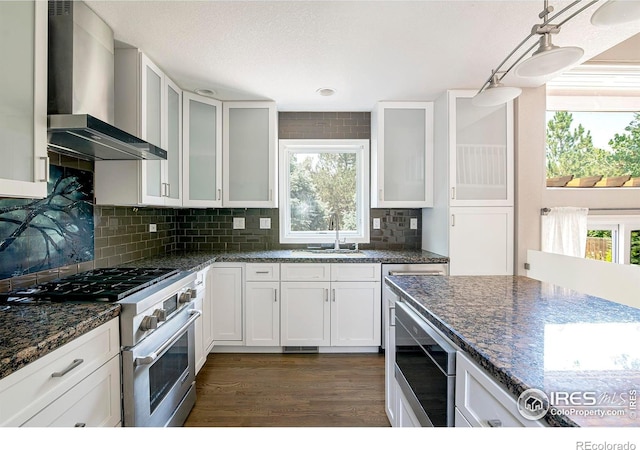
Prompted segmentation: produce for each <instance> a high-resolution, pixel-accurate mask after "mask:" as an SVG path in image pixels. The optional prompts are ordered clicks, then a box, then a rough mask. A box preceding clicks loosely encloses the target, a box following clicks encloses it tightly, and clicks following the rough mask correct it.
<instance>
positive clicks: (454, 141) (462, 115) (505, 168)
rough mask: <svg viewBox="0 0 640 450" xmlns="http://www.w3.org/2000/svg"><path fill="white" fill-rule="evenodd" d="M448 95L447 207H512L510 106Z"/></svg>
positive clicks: (466, 94)
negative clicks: (449, 205) (485, 103)
mask: <svg viewBox="0 0 640 450" xmlns="http://www.w3.org/2000/svg"><path fill="white" fill-rule="evenodd" d="M475 94H476V92H475V91H452V92H450V93H449V144H450V148H449V152H450V156H449V157H450V161H449V170H450V174H449V179H450V196H451V206H513V103H512V102H509V103H506V104H504V105H499V106H493V107H486V106H474V105H472V104H471V99H472V97H473V96H474V95H475Z"/></svg>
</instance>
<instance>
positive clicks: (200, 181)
mask: <svg viewBox="0 0 640 450" xmlns="http://www.w3.org/2000/svg"><path fill="white" fill-rule="evenodd" d="M182 95H183V97H182V101H183V107H182V111H183V117H184V120H183V123H184V129H183V130H184V132H183V148H182V149H183V161H184V198H183V205H184V206H191V207H205V208H211V207H220V206H222V102H220V101H218V100H214V99H212V98H207V97H202V96H199V95H196V94H192V93H189V92H184V93H183V94H182Z"/></svg>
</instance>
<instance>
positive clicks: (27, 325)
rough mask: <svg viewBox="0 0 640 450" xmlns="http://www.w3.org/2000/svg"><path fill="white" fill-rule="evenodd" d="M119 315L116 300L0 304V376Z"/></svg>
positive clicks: (4, 375)
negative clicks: (106, 301) (102, 301)
mask: <svg viewBox="0 0 640 450" xmlns="http://www.w3.org/2000/svg"><path fill="white" fill-rule="evenodd" d="M119 314H120V305H119V304H117V303H38V304H35V303H34V304H27V305H2V304H0V379H1V378H4V377H6V376H7V375H9V374H11V373H13V372H15V371H16V370H18V369H20V368H22V367H24V366H26V365H27V364H29V363H30V362H33V361H35V360H36V359H38V358H40V357H42V356H44V355H46V354H47V353H51V352H52V351H54V350H55V349H57V348H58V347H61V346H63V345H64V344H66V343H68V342H70V341H72V340H74V339H75V338H77V337H79V336H81V335H83V334H84V333H87V332H89V331H91V330H93V329H94V328H97V327H99V326H100V325H102V324H104V323H107V322H108V321H109V320H111V319H113V318H115V317H118V315H119Z"/></svg>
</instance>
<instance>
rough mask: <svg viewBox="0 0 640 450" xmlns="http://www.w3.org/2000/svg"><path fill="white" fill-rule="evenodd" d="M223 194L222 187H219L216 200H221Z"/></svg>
mask: <svg viewBox="0 0 640 450" xmlns="http://www.w3.org/2000/svg"><path fill="white" fill-rule="evenodd" d="M221 195H222V189H218V195H217V196H216V200H220V196H221Z"/></svg>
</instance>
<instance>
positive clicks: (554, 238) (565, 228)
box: [541, 206, 589, 258]
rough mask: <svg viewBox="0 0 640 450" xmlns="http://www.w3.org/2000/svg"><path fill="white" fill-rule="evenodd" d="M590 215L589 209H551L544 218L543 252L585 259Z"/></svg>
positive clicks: (565, 207) (563, 207)
mask: <svg viewBox="0 0 640 450" xmlns="http://www.w3.org/2000/svg"><path fill="white" fill-rule="evenodd" d="M588 213H589V209H588V208H576V207H572V206H561V207H556V208H551V210H550V211H549V213H547V214H546V215H543V216H542V242H541V244H542V245H541V249H542V251H543V252H550V253H560V254H561V255H568V256H578V257H580V258H584V255H585V251H586V247H587V214H588Z"/></svg>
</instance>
